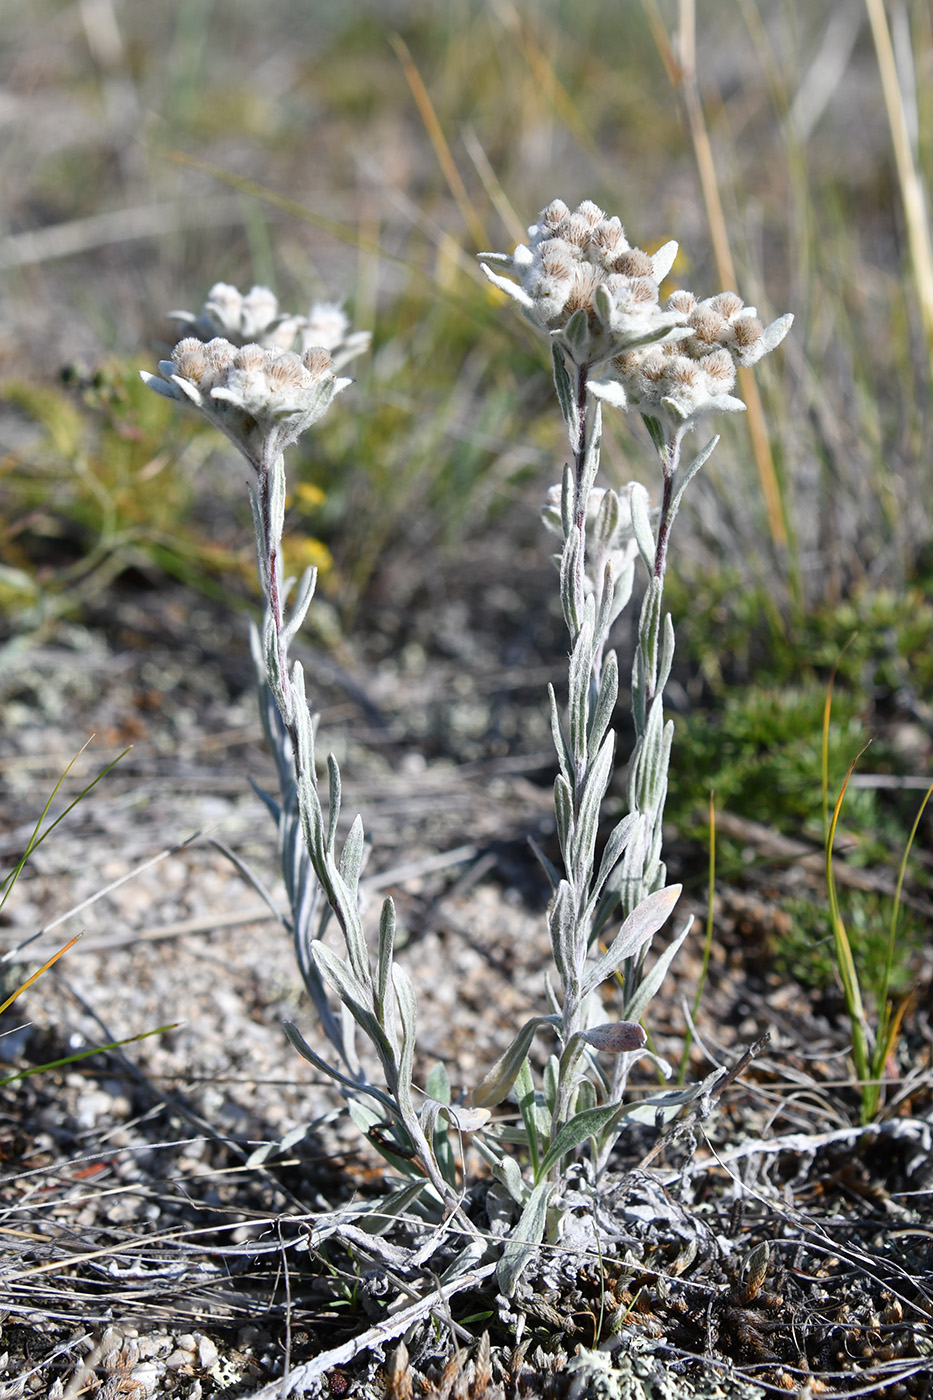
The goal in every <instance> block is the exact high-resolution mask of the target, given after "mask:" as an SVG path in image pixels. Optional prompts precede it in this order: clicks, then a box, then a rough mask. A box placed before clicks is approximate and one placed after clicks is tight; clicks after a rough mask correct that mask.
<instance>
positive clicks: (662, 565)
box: [474, 200, 791, 1283]
mask: <svg viewBox="0 0 933 1400" xmlns="http://www.w3.org/2000/svg"><path fill="white" fill-rule="evenodd" d="M528 232H529V242H528V244H527V245H524V244H521V245H519V246H518V247H517V248H516V249H515V250H514V252H513V253H511V254H482V255H481V257H482V258H483V259H484V261H483V269H484V271H485V273H486V275H487V277H488V278H489V280H490V281H491V282H492V283H493V285H495V286H496V287H498V288H499V289H500V290H501V291H503V292H505V293H506V295H508V296H509V297H510V298H511V299H512V300H514V301H515V302H517V303H518V305H519V307H520V308H521V310H522V312H523V313H524V314H525V316H526V317H527V318H528V319H529V320H530V321H531V322H532V324H533V325H535V326H536V327H537V328H538V329H539V330H541V331H542V332H543V333H544V334H545V335H547V336H548V338H549V339H550V341H551V346H552V354H553V364H554V382H555V387H556V390H557V398H558V402H559V404H560V408H561V412H562V414H563V418H564V421H565V423H566V426H567V432H568V437H569V443H570V453H571V460H570V462H569V463H568V465H567V466H566V467H565V469H564V474H563V480H562V484H561V486H560V488H559V489H558V488H552V490H551V492H550V493H549V495H548V501H547V504H546V506H545V511H544V520H545V524H546V525H548V527H549V528H550V529H551V530H553V531H554V532H555V533H557V534H558V535H559V536H560V539H561V542H562V548H561V552H560V556H559V567H560V596H561V604H562V609H563V614H564V619H565V622H566V625H567V629H568V633H569V637H570V644H571V651H570V662H569V668H568V698H567V706H566V709H565V710H564V711H563V712H561V710H560V708H559V706H558V704H557V701H556V699H555V696H554V693H553V691H552V692H551V718H552V733H553V737H554V744H555V748H556V751H557V759H558V767H559V773H558V776H557V778H556V780H555V789H554V791H555V813H556V819H557V832H558V839H559V843H560V852H561V864H562V867H563V869H562V870H558V869H555V868H553V867H551V866H548V871H549V874H550V878H551V882H552V886H553V890H554V893H553V897H552V900H551V903H550V906H549V910H548V925H549V930H550V934H551V947H552V951H553V956H554V962H555V965H556V968H557V972H558V976H559V980H560V993H559V995H556V996H555V997H554V998H553V1003H554V1005H553V1014H552V1015H551V1016H549V1017H539V1018H536V1020H535V1021H534V1022H529V1023H528V1024H527V1025H526V1026H525V1027H523V1028H522V1031H521V1032H520V1033H519V1035H518V1036H517V1037H516V1040H515V1042H514V1043H513V1046H512V1047H510V1050H509V1051H507V1052H506V1054H505V1055H503V1056H502V1057H501V1058H500V1060H499V1061H498V1062H497V1064H496V1065H495V1066H493V1069H492V1070H491V1071H490V1072H489V1074H488V1075H487V1076H486V1078H485V1079H484V1081H483V1083H482V1084H481V1085H480V1086H479V1087H478V1089H477V1090H476V1091H475V1092H474V1102H480V1103H487V1104H488V1103H495V1102H499V1101H500V1100H501V1099H502V1098H504V1097H505V1096H506V1095H507V1094H508V1093H510V1092H513V1093H514V1094H515V1096H516V1097H517V1099H518V1102H519V1106H520V1107H521V1110H522V1116H523V1120H524V1122H525V1125H526V1130H527V1134H528V1140H529V1148H530V1151H531V1157H532V1165H533V1169H534V1174H535V1179H536V1182H538V1183H539V1185H536V1188H535V1191H534V1192H533V1193H532V1197H531V1199H530V1200H529V1201H528V1203H527V1205H526V1207H525V1211H524V1213H523V1218H522V1222H521V1224H520V1226H519V1231H518V1233H519V1234H521V1235H523V1237H524V1238H525V1239H531V1238H532V1235H534V1233H535V1231H536V1230H537V1231H538V1234H537V1238H540V1230H541V1229H543V1224H542V1223H541V1222H542V1221H543V1206H542V1200H544V1201H545V1203H546V1200H547V1195H546V1194H543V1181H544V1178H545V1176H546V1175H547V1171H548V1169H550V1172H551V1181H550V1186H554V1185H556V1182H557V1180H558V1179H559V1175H560V1172H561V1170H562V1161H563V1159H564V1158H565V1157H566V1156H567V1154H568V1153H571V1152H572V1151H574V1150H575V1149H576V1148H577V1147H579V1146H580V1145H582V1143H583V1142H584V1141H585V1140H586V1139H587V1138H592V1139H594V1140H595V1158H596V1162H597V1164H600V1163H602V1162H604V1161H605V1160H606V1157H607V1155H608V1151H609V1149H610V1148H611V1146H612V1143H613V1141H614V1140H615V1137H616V1136H617V1134H618V1131H619V1126H620V1124H621V1122H622V1119H623V1117H624V1115H625V1112H626V1109H625V1106H624V1104H623V1102H622V1095H623V1091H624V1088H625V1083H626V1080H627V1077H628V1073H629V1070H630V1067H631V1065H632V1063H633V1062H634V1060H635V1059H637V1058H638V1056H639V1055H640V1054H643V1053H644V1045H645V1035H644V1032H643V1031H642V1029H641V1027H640V1025H639V1024H637V1023H638V1022H640V1020H641V1018H642V1017H643V1015H644V1013H645V1011H646V1009H647V1007H648V1005H649V1003H650V1001H651V999H652V998H653V996H654V995H655V993H656V992H657V991H658V989H659V987H660V986H661V983H662V982H663V979H664V977H665V975H666V973H667V969H668V967H669V966H670V963H671V960H672V959H673V957H674V954H675V953H676V951H677V949H678V948H679V946H680V944H681V943H682V942H683V939H684V938H685V937H686V934H687V931H688V929H689V923H688V924H687V925H686V927H685V928H684V929H683V930H682V932H681V933H680V934H679V935H677V936H676V937H675V938H674V939H672V940H671V941H670V942H669V943H668V944H667V946H666V947H665V948H664V949H663V950H662V951H661V952H660V954H659V955H658V957H657V958H656V959H655V962H654V964H653V966H652V967H651V969H650V971H648V970H646V957H647V954H648V951H649V949H650V947H651V944H652V941H653V939H654V936H655V934H656V933H657V932H658V931H659V930H660V928H661V927H662V925H663V924H664V923H665V922H666V920H667V918H668V916H669V914H670V913H671V911H672V909H673V907H674V904H675V903H676V901H677V898H678V896H679V894H680V886H679V885H667V884H666V883H665V881H666V870H665V866H664V863H663V860H662V858H661V846H662V818H663V812H664V804H665V799H666V796H667V777H668V768H669V763H670V753H671V740H672V737H673V726H672V725H671V724H670V723H669V722H668V723H666V722H665V720H664V713H663V697H664V689H665V686H666V684H667V680H668V677H669V675H670V670H671V665H672V662H673V655H674V632H673V626H672V624H671V619H670V617H669V616H668V615H665V614H664V613H663V609H662V601H663V591H664V578H665V573H666V569H667V559H668V552H669V548H670V537H671V527H672V525H673V521H674V517H675V516H676V514H677V510H678V507H679V505H680V501H681V498H682V495H683V491H684V488H685V486H686V485H687V483H688V481H689V480H690V478H691V477H692V476H693V475H694V474H695V473H696V472H697V471H698V470H699V469H700V467H701V466H702V465H703V463H704V462H705V461H706V459H707V457H708V456H709V454H710V452H711V451H712V450H713V447H714V446H715V442H716V439H713V441H712V442H710V443H708V444H707V446H706V447H705V448H704V449H703V450H702V451H701V452H700V453H699V455H698V456H697V457H696V458H695V459H694V461H693V462H692V463H691V464H690V466H689V467H688V468H687V469H686V471H683V470H682V469H681V465H680V458H681V448H682V444H683V440H684V436H685V434H686V432H687V431H688V430H689V429H690V428H692V427H693V426H695V424H696V423H697V422H698V421H699V420H700V419H701V418H702V417H705V416H706V415H708V414H710V413H713V412H736V411H740V410H742V409H743V408H744V405H743V404H742V403H741V401H740V400H738V399H735V398H733V397H732V395H731V393H730V390H731V389H732V387H733V385H734V383H735V370H736V366H737V365H745V364H753V363H755V361H756V360H757V359H760V358H761V356H762V355H764V354H765V353H767V351H769V350H771V349H773V348H774V346H775V345H777V344H778V343H779V341H780V340H781V339H782V337H783V336H784V335H785V334H786V331H787V329H788V327H789V325H790V319H791V318H790V317H784V318H782V319H781V320H780V321H776V322H774V323H773V324H772V325H771V326H769V327H767V328H765V327H764V326H762V324H761V322H760V321H759V320H758V318H757V315H756V313H755V311H754V308H749V307H745V306H744V304H743V303H742V301H741V300H740V299H739V298H738V297H737V296H735V294H734V293H731V292H726V293H722V294H721V295H720V296H719V297H717V298H712V299H711V300H710V301H707V302H697V300H696V298H695V297H693V296H692V295H691V294H690V293H686V292H677V293H674V295H673V296H671V297H670V298H668V300H667V302H666V303H664V304H663V305H662V303H661V299H660V283H661V281H662V280H663V279H664V277H665V276H666V275H667V274H668V272H669V271H670V269H671V266H672V264H673V261H674V257H675V255H676V252H677V247H676V244H672V243H669V244H666V245H665V246H664V247H663V248H661V249H660V250H659V252H657V253H655V254H654V255H653V256H651V255H649V254H647V253H645V252H643V251H642V250H641V249H638V248H634V247H632V246H631V245H630V244H629V242H628V240H627V239H626V237H625V233H624V230H623V228H622V225H621V223H620V221H619V220H618V219H617V218H607V216H606V215H605V214H604V213H603V211H602V210H601V209H599V208H598V207H597V206H596V205H595V204H593V203H591V202H589V201H587V202H585V203H583V204H581V205H579V206H578V207H577V209H575V210H573V211H571V210H570V209H569V208H568V207H567V205H566V204H564V203H563V202H562V201H560V200H555V201H554V202H553V203H552V204H550V205H549V206H548V207H547V208H546V209H545V210H544V211H543V212H542V213H541V214H540V215H539V220H538V223H537V224H534V225H532V227H531V228H530V229H529V231H528ZM494 269H503V270H504V271H505V273H507V274H508V275H502V273H501V272H499V271H498V270H494ZM603 402H605V403H608V404H609V405H611V406H612V407H615V408H620V409H628V408H631V407H635V408H637V409H638V410H639V411H640V412H641V414H642V416H643V418H644V421H645V424H646V426H647V428H648V432H649V434H650V436H651V439H652V442H653V444H654V447H655V449H656V451H657V454H658V457H659V460H660V465H661V501H660V507H659V510H658V512H657V515H656V525H655V524H652V517H651V511H650V509H649V499H648V494H647V492H646V491H645V489H644V488H643V487H642V486H640V485H638V484H637V483H631V484H630V485H628V486H627V487H625V488H623V490H622V491H619V492H616V491H612V490H609V489H604V488H601V487H597V486H596V485H595V482H596V476H597V472H598V469H599V454H600V436H601V406H602V403H603ZM639 556H640V557H641V559H642V561H643V563H644V565H645V567H646V569H647V572H648V582H647V587H646V589H645V597H644V601H643V604H642V610H641V616H640V621H639V628H638V641H637V646H636V650H635V657H634V663H633V670H632V687H631V698H632V711H633V720H634V728H635V747H634V750H633V753H632V755H631V759H630V761H629V765H628V809H629V810H628V813H627V815H626V816H625V817H624V818H623V820H622V821H621V822H619V823H617V824H616V826H615V827H614V828H613V829H612V830H611V831H610V833H609V835H608V837H607V838H606V840H605V843H604V845H603V848H602V851H601V854H600V855H599V858H598V859H597V849H596V848H597V830H598V822H599V813H600V807H601V804H602V801H603V798H604V796H605V794H606V791H607V789H608V785H609V782H610V779H611V776H612V770H613V763H614V748H615V736H614V733H613V731H612V729H611V728H610V721H611V719H612V715H613V711H614V709H615V705H616V700H617V697H618V665H617V661H616V657H615V653H614V652H613V651H611V650H607V645H608V641H609V633H610V629H611V628H612V625H613V623H614V622H615V620H616V618H617V617H618V616H619V614H620V613H621V611H622V609H623V608H624V607H625V606H626V604H627V603H628V601H629V598H630V596H631V593H632V583H633V572H634V565H635V562H636V560H637V559H638V557H639ZM619 915H621V926H620V927H619V928H618V930H617V932H616V933H615V936H614V937H612V938H607V930H608V929H609V927H610V924H611V923H612V922H613V921H614V920H615V919H617V918H618V917H619ZM606 944H608V946H604V945H606ZM614 974H619V975H621V978H622V982H623V989H624V990H623V1006H622V1019H621V1020H619V1021H616V1022H612V1023H608V1024H597V1020H598V1017H599V1015H600V1013H601V1011H602V1003H601V1000H600V998H599V995H598V992H599V988H600V986H601V984H602V983H603V982H605V981H606V980H607V979H608V978H610V977H612V976H613V975H614ZM543 1027H548V1028H550V1029H552V1030H553V1031H554V1032H556V1035H557V1039H558V1049H559V1055H558V1057H557V1062H556V1065H554V1064H553V1062H552V1067H551V1069H550V1070H549V1073H548V1076H546V1084H545V1092H544V1104H545V1106H546V1108H547V1109H548V1110H549V1114H544V1115H542V1113H541V1112H540V1111H539V1110H538V1109H536V1110H535V1111H534V1112H532V1111H529V1109H528V1108H527V1106H526V1105H527V1104H528V1103H529V1092H530V1090H529V1085H530V1070H529V1068H528V1061H527V1052H528V1048H529V1046H530V1044H531V1040H532V1038H533V1036H534V1034H535V1033H536V1032H537V1030H539V1029H541V1028H543ZM600 1051H602V1052H608V1053H609V1054H611V1055H613V1056H614V1063H613V1068H612V1069H611V1070H607V1069H606V1068H605V1067H604V1065H603V1064H602V1063H601V1062H600V1060H599V1059H598V1054H597V1052H600ZM513 1262H514V1267H515V1268H516V1269H517V1268H520V1267H521V1266H522V1264H521V1260H520V1259H518V1260H517V1261H513ZM509 1281H511V1275H509V1276H508V1277H507V1278H506V1280H505V1281H504V1283H507V1282H509Z"/></svg>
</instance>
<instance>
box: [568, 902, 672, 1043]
mask: <svg viewBox="0 0 933 1400" xmlns="http://www.w3.org/2000/svg"><path fill="white" fill-rule="evenodd" d="M682 889H683V886H682V885H668V886H667V887H666V888H665V889H663V890H655V892H654V894H649V895H648V896H647V898H645V899H643V900H642V901H641V903H640V904H639V905H638V907H637V908H636V909H633V910H632V912H631V914H629V916H628V918H627V919H626V920H625V922H624V924H623V925H622V927H621V928H620V929H619V932H618V933H617V934H616V937H615V939H614V941H613V943H612V945H611V947H610V948H609V949H608V951H607V952H605V953H604V954H603V956H602V957H601V958H600V959H599V962H598V963H597V964H596V966H595V967H593V968H591V969H590V971H589V972H588V973H587V975H586V977H585V978H584V979H583V987H582V991H581V995H582V996H587V995H589V993H590V992H592V991H595V990H596V988H597V987H598V986H599V985H600V984H601V983H602V982H605V980H606V978H607V977H611V976H612V974H613V973H614V972H615V971H616V970H617V969H618V968H620V967H621V966H622V964H623V963H624V962H625V960H626V958H632V957H635V955H636V954H637V953H638V952H639V951H640V949H641V948H642V947H643V946H644V944H646V943H647V942H648V940H649V939H651V938H653V937H654V935H655V934H656V933H657V931H658V929H659V928H661V927H662V926H663V925H664V923H665V922H666V921H667V920H668V919H669V918H670V915H671V911H672V910H673V908H674V905H675V904H676V903H677V901H678V899H679V898H680V892H681V890H682ZM652 995H654V993H652ZM650 999H651V998H650V997H649V999H648V1000H649V1001H650ZM645 1005H647V1002H646V1003H645ZM642 1014H643V1013H641V1012H640V1013H639V1014H638V1015H636V1014H635V1013H634V1011H633V1010H632V1008H631V1007H626V1008H625V1019H626V1020H627V1021H639V1020H641V1016H642Z"/></svg>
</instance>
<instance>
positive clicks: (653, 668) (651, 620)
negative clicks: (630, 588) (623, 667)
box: [638, 578, 664, 694]
mask: <svg viewBox="0 0 933 1400" xmlns="http://www.w3.org/2000/svg"><path fill="white" fill-rule="evenodd" d="M663 591H664V584H663V582H662V580H661V579H659V578H652V579H651V581H650V582H649V584H648V587H647V588H646V589H645V596H644V600H643V601H642V605H641V616H640V618H639V619H638V647H639V650H640V651H641V652H642V653H643V655H644V660H645V675H646V676H647V678H648V684H649V686H650V688H651V691H652V693H653V694H656V693H657V689H656V681H657V676H658V633H659V631H660V627H661V598H662V594H663Z"/></svg>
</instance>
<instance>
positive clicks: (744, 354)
mask: <svg viewBox="0 0 933 1400" xmlns="http://www.w3.org/2000/svg"><path fill="white" fill-rule="evenodd" d="M665 310H666V311H667V312H669V313H671V314H674V315H678V316H680V317H681V318H682V319H681V326H682V329H683V330H684V331H685V332H686V333H685V334H684V335H682V337H681V338H679V339H677V340H676V341H673V340H669V341H666V342H664V343H663V344H655V345H651V346H648V347H647V348H644V349H636V350H629V351H626V352H625V353H624V354H622V355H617V356H615V357H614V358H613V360H612V361H611V363H610V366H609V371H610V373H609V376H608V377H607V378H605V379H602V380H596V381H591V383H590V389H591V391H592V392H593V393H595V394H597V395H598V396H600V397H603V398H606V399H608V400H609V401H610V402H613V403H615V404H616V405H617V406H618V407H623V408H627V407H629V406H630V405H631V406H632V407H634V408H637V409H639V410H640V412H642V413H644V414H648V415H650V416H651V417H652V418H659V419H662V420H666V421H667V422H669V423H670V424H671V426H673V427H674V428H675V429H676V428H677V427H680V426H682V425H689V424H690V423H691V422H692V421H693V420H694V419H697V418H700V417H703V416H704V415H705V414H708V413H723V412H725V413H738V412H741V411H742V410H743V409H744V407H745V405H744V404H743V403H742V400H741V399H736V398H733V397H732V395H731V390H732V389H733V387H734V386H735V378H736V369H737V368H739V367H745V366H750V365H754V364H757V363H758V361H759V360H760V359H762V358H763V356H765V355H767V354H769V353H770V351H772V350H773V349H774V348H775V347H776V346H777V345H779V344H780V342H781V341H782V340H783V339H784V337H785V335H786V334H787V332H788V330H789V329H790V324H791V321H792V320H793V317H792V316H782V317H780V318H779V319H778V320H776V321H772V323H771V325H770V326H767V327H765V326H763V325H762V323H761V321H760V320H759V319H758V314H757V312H756V310H755V308H754V307H753V306H746V305H745V303H744V302H743V301H742V298H741V297H739V296H736V294H735V292H721V293H720V294H719V296H715V297H709V298H708V299H707V300H706V301H700V302H698V301H697V299H696V297H695V296H694V295H693V294H692V293H691V292H686V291H678V292H674V293H673V295H672V296H670V297H669V298H668V300H667V302H666V304H665Z"/></svg>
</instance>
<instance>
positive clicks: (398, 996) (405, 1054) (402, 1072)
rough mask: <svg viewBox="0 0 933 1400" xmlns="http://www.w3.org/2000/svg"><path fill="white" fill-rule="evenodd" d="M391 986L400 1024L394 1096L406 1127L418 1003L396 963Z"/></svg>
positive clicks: (411, 1105) (405, 976) (412, 1109)
mask: <svg viewBox="0 0 933 1400" xmlns="http://www.w3.org/2000/svg"><path fill="white" fill-rule="evenodd" d="M392 985H393V986H394V988H395V1003H396V1005H397V1007H398V1014H399V1020H400V1021H401V1024H402V1050H401V1054H400V1055H399V1058H398V1086H397V1088H396V1094H397V1095H398V1101H399V1107H400V1108H401V1109H402V1111H403V1113H406V1126H407V1113H408V1112H410V1114H411V1116H412V1117H414V1105H413V1104H412V1102H411V1076H412V1069H413V1068H414V1063H415V1041H416V1022H417V1015H418V1002H417V999H416V997H415V989H414V987H413V986H412V982H411V978H410V977H409V976H408V973H407V972H406V971H405V969H404V968H403V967H400V966H399V964H398V963H393V964H392Z"/></svg>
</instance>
